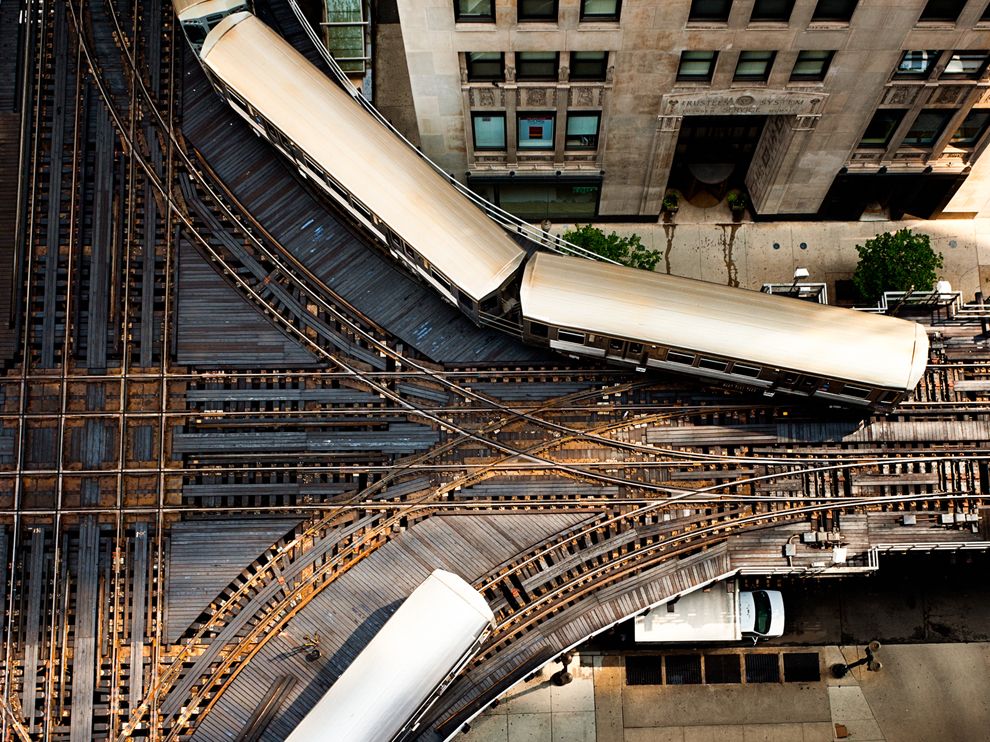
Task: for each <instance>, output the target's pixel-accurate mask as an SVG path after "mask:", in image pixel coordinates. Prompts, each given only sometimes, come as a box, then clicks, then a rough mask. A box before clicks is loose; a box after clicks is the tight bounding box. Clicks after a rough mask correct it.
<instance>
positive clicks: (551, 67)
mask: <svg viewBox="0 0 990 742" xmlns="http://www.w3.org/2000/svg"><path fill="white" fill-rule="evenodd" d="M557 59H558V54H557V52H516V79H517V80H556V79H557Z"/></svg>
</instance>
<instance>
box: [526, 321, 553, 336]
mask: <svg viewBox="0 0 990 742" xmlns="http://www.w3.org/2000/svg"><path fill="white" fill-rule="evenodd" d="M529 332H530V334H531V335H534V336H535V337H538V338H545V337H549V336H550V328H549V327H547V326H546V325H545V324H543V323H542V322H530V323H529Z"/></svg>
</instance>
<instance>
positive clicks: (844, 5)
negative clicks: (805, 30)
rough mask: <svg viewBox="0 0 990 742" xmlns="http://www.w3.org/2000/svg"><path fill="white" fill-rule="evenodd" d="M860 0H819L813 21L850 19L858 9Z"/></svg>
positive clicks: (812, 17)
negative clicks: (857, 5)
mask: <svg viewBox="0 0 990 742" xmlns="http://www.w3.org/2000/svg"><path fill="white" fill-rule="evenodd" d="M857 2H858V0H818V5H816V6H815V13H814V15H813V16H811V20H813V21H848V20H849V19H850V18H852V14H853V11H854V10H856V3H857Z"/></svg>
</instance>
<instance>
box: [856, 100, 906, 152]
mask: <svg viewBox="0 0 990 742" xmlns="http://www.w3.org/2000/svg"><path fill="white" fill-rule="evenodd" d="M905 113H907V112H906V111H902V110H900V109H890V108H887V109H881V110H879V111H877V112H876V113H875V114H873V120H872V121H870V125H869V126H867V127H866V132H865V133H864V134H863V138H862V139H861V140H860V142H859V146H860V147H874V148H879V149H886V147H887V145H888V144H890V138H891V137H892V136H893V135H894V130H895V129H896V128H897V126H898V124H900V123H901V119H903V118H904V114H905Z"/></svg>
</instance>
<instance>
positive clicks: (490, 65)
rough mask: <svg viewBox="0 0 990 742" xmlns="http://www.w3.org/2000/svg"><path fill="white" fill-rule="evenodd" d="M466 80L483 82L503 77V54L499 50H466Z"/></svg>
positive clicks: (502, 78)
mask: <svg viewBox="0 0 990 742" xmlns="http://www.w3.org/2000/svg"><path fill="white" fill-rule="evenodd" d="M464 58H465V60H466V62H467V78H468V82H485V81H491V80H504V79H505V55H504V54H502V53H501V52H468V53H467V54H465V55H464Z"/></svg>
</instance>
